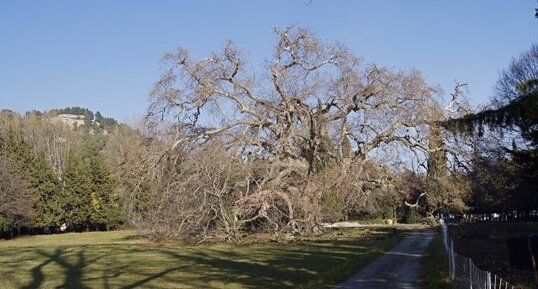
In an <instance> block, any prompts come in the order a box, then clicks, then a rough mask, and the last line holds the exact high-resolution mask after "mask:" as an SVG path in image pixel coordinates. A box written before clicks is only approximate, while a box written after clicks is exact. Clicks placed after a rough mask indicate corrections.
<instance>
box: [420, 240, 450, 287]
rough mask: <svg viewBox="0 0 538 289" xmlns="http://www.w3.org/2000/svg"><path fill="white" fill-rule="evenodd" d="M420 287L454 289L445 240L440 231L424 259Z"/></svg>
mask: <svg viewBox="0 0 538 289" xmlns="http://www.w3.org/2000/svg"><path fill="white" fill-rule="evenodd" d="M418 285H419V288H421V289H432V288H435V289H451V288H452V286H451V285H450V283H449V280H448V257H447V255H446V253H445V249H444V248H443V238H442V236H441V232H439V230H437V231H436V234H435V236H434V237H433V240H432V242H431V243H430V245H429V246H428V249H427V250H426V253H425V255H424V257H423V258H422V264H421V272H420V275H419V278H418Z"/></svg>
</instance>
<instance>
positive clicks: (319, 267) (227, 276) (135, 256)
mask: <svg viewBox="0 0 538 289" xmlns="http://www.w3.org/2000/svg"><path fill="white" fill-rule="evenodd" d="M404 230H405V229H402V228H399V229H394V228H389V227H378V228H360V229H334V230H332V231H331V232H329V233H327V234H325V235H324V236H322V237H321V238H318V239H316V240H309V241H308V240H305V241H300V242H297V243H293V244H256V245H254V244H253V245H230V244H202V245H197V246H189V245H179V244H155V243H151V242H149V241H146V240H142V239H138V238H137V237H136V236H135V235H134V233H133V232H131V231H116V232H93V233H68V234H60V235H47V236H32V237H24V238H19V239H15V240H9V241H0V276H2V277H1V279H0V288H9V289H23V288H24V289H30V288H32V289H37V288H77V289H84V288H106V289H108V288H122V289H128V288H327V287H328V286H329V285H330V284H335V283H337V282H338V281H341V280H344V279H345V278H346V277H347V276H349V275H351V274H353V273H354V272H355V271H357V269H358V268H360V267H361V266H363V265H365V264H367V263H368V262H370V261H371V260H373V259H375V258H376V257H377V256H379V255H380V254H382V253H383V252H384V251H386V250H388V249H390V248H391V247H392V246H393V245H395V243H396V242H397V241H398V239H399V238H400V236H401V232H402V231H404Z"/></svg>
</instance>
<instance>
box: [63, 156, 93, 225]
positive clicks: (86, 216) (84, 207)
mask: <svg viewBox="0 0 538 289" xmlns="http://www.w3.org/2000/svg"><path fill="white" fill-rule="evenodd" d="M92 189H93V188H92V175H91V171H90V168H89V166H88V165H86V164H85V163H84V162H83V161H82V160H81V159H79V158H77V157H76V156H75V155H74V154H70V155H69V157H68V159H67V164H66V167H65V170H64V175H63V190H62V209H63V210H64V212H65V215H64V216H63V218H62V222H65V223H68V224H72V225H75V226H77V227H79V228H81V227H84V228H86V229H89V226H90V224H91V215H92Z"/></svg>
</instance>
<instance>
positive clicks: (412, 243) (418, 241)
mask: <svg viewBox="0 0 538 289" xmlns="http://www.w3.org/2000/svg"><path fill="white" fill-rule="evenodd" d="M433 234H434V233H433V231H432V230H431V229H422V230H415V231H413V232H411V233H410V234H409V235H408V236H407V237H405V238H404V239H403V240H402V241H401V242H400V243H399V244H398V245H396V246H395V247H394V248H392V250H390V251H389V252H387V253H385V255H383V256H381V257H379V258H378V259H377V260H375V261H374V262H372V263H370V264H369V265H367V266H366V267H364V268H363V269H362V270H360V271H359V272H357V273H356V274H355V275H353V276H351V278H349V279H348V280H347V281H345V282H343V283H340V284H338V285H336V286H334V287H333V288H334V289H415V288H416V286H415V281H416V279H417V277H418V274H419V272H420V270H419V269H420V259H421V257H422V254H423V253H424V251H425V250H426V247H428V245H429V244H430V242H431V240H432V238H433Z"/></svg>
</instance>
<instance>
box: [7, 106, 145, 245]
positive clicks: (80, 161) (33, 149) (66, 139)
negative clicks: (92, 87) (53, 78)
mask: <svg viewBox="0 0 538 289" xmlns="http://www.w3.org/2000/svg"><path fill="white" fill-rule="evenodd" d="M57 113H72V114H80V113H82V114H83V115H89V113H91V112H90V111H89V110H81V109H75V110H73V109H67V110H56V111H53V112H52V113H51V112H47V113H38V112H35V111H34V112H30V113H27V114H25V115H24V116H21V115H19V114H17V113H14V112H11V111H6V110H4V111H1V112H0V235H1V236H2V237H13V236H15V235H18V234H31V233H46V232H55V231H58V230H60V227H62V225H64V226H65V227H66V229H67V230H71V231H82V230H108V229H113V228H118V227H119V226H121V225H122V224H124V223H125V221H126V220H125V217H124V213H123V211H122V208H123V206H122V202H121V200H120V199H121V198H120V196H121V194H120V191H121V190H120V189H119V186H118V183H119V181H118V178H117V175H115V174H114V173H113V172H114V170H116V169H117V168H118V167H119V166H120V164H121V162H122V156H121V143H123V142H131V141H130V139H132V138H137V137H138V134H137V133H136V132H135V131H134V130H132V129H130V128H129V127H127V126H125V125H115V126H113V127H112V126H109V129H110V133H108V134H107V135H104V134H102V133H99V132H97V133H93V134H89V133H87V131H74V130H73V129H71V128H70V127H69V126H68V125H66V124H62V123H58V122H54V121H52V119H51V118H52V117H53V116H54V115H56V114H57ZM91 115H93V113H92V114H91ZM96 115H97V116H98V117H97V118H96V121H98V120H101V119H106V118H102V116H100V114H96ZM112 123H117V122H116V121H114V122H109V124H112Z"/></svg>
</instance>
